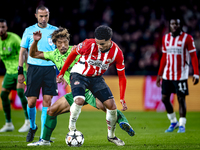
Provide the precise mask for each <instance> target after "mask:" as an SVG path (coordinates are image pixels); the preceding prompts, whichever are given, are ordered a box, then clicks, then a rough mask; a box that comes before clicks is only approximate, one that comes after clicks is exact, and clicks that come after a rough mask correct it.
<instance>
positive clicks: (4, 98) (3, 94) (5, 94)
mask: <svg viewBox="0 0 200 150" xmlns="http://www.w3.org/2000/svg"><path fill="white" fill-rule="evenodd" d="M8 95H9V92H7V91H2V92H1V99H2V106H3V111H4V114H5V117H6V122H11V108H10V100H9V99H8Z"/></svg>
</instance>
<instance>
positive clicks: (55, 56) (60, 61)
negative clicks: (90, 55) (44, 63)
mask: <svg viewBox="0 0 200 150" xmlns="http://www.w3.org/2000/svg"><path fill="white" fill-rule="evenodd" d="M71 48H72V46H69V49H68V50H67V52H66V53H65V54H63V55H62V54H61V53H60V51H59V50H58V49H55V50H54V51H50V52H43V53H44V58H45V59H47V60H51V61H52V62H53V63H54V64H55V65H56V67H57V68H58V70H59V71H60V70H61V69H62V67H63V65H64V63H65V60H66V59H67V57H68V55H69V54H70V52H71ZM79 57H80V55H78V56H77V57H76V59H75V60H74V61H73V62H72V64H71V65H70V67H69V68H68V70H67V71H66V72H65V74H64V79H65V80H66V81H67V83H68V84H69V85H70V80H69V76H70V70H71V69H72V67H73V66H74V64H75V63H76V62H77V61H78V59H79Z"/></svg>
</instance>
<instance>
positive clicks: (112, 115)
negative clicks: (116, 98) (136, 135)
mask: <svg viewBox="0 0 200 150" xmlns="http://www.w3.org/2000/svg"><path fill="white" fill-rule="evenodd" d="M116 121H117V109H115V110H109V109H107V113H106V122H107V126H108V137H109V138H114V137H115V127H116Z"/></svg>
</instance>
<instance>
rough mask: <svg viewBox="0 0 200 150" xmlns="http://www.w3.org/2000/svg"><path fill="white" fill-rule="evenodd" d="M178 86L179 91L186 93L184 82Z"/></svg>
mask: <svg viewBox="0 0 200 150" xmlns="http://www.w3.org/2000/svg"><path fill="white" fill-rule="evenodd" d="M178 86H179V91H186V90H187V87H186V83H185V82H183V85H182V84H181V82H180V83H178Z"/></svg>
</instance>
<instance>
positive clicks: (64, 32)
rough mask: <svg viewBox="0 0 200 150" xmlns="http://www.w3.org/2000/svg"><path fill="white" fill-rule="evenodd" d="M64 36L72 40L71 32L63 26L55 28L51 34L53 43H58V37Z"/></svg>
mask: <svg viewBox="0 0 200 150" xmlns="http://www.w3.org/2000/svg"><path fill="white" fill-rule="evenodd" d="M63 37H66V38H67V40H68V41H69V40H70V34H69V32H68V30H67V29H66V28H63V27H59V28H58V29H57V30H55V31H54V32H53V33H52V34H51V39H52V41H53V43H56V41H57V39H58V38H63Z"/></svg>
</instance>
